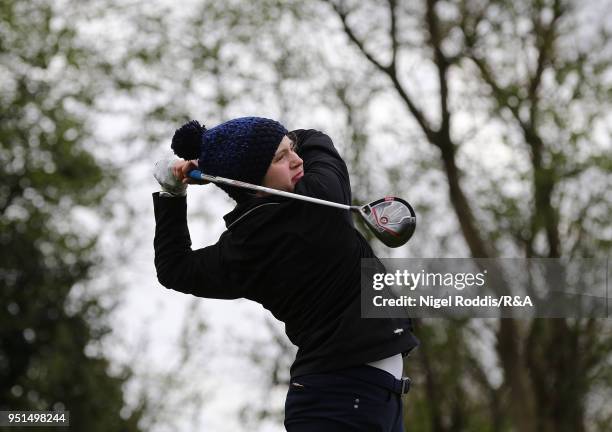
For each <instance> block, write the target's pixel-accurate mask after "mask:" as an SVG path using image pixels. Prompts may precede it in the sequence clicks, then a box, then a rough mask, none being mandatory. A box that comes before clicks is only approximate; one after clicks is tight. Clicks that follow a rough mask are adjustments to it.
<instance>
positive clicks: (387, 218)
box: [359, 196, 416, 248]
mask: <svg viewBox="0 0 612 432" xmlns="http://www.w3.org/2000/svg"><path fill="white" fill-rule="evenodd" d="M359 214H360V215H361V216H362V217H363V219H364V221H365V223H366V224H368V226H369V227H370V228H371V230H372V232H373V233H374V235H375V236H376V237H378V239H379V240H380V241H381V242H383V243H384V244H385V245H387V246H389V247H392V248H396V247H399V246H402V245H404V244H406V242H407V241H408V240H410V237H412V234H413V233H414V230H415V228H416V214H415V213H414V210H413V209H412V207H411V206H410V204H408V203H407V202H406V201H404V200H403V199H401V198H398V197H393V196H388V197H385V198H381V199H379V200H376V201H373V202H371V203H369V204H366V205H364V206H362V207H359Z"/></svg>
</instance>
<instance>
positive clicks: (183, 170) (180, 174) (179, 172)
mask: <svg viewBox="0 0 612 432" xmlns="http://www.w3.org/2000/svg"><path fill="white" fill-rule="evenodd" d="M193 170H199V167H198V161H197V160H195V159H194V160H189V161H184V160H177V161H176V162H175V163H174V166H173V167H172V174H174V177H176V178H177V179H178V180H180V181H181V182H182V183H183V184H208V183H210V182H209V181H205V180H195V179H193V178H191V177H189V172H191V171H193Z"/></svg>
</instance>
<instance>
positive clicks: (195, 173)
mask: <svg viewBox="0 0 612 432" xmlns="http://www.w3.org/2000/svg"><path fill="white" fill-rule="evenodd" d="M188 176H189V178H191V179H192V180H197V181H198V182H202V181H203V179H202V171H200V170H191V171H189V174H188ZM206 181H210V180H206Z"/></svg>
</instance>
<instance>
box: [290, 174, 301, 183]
mask: <svg viewBox="0 0 612 432" xmlns="http://www.w3.org/2000/svg"><path fill="white" fill-rule="evenodd" d="M302 177H304V171H300V172H299V173H297V174H296V175H294V176H293V177H291V183H294V184H295V183H297V182H298V181H299V180H300V179H301V178H302Z"/></svg>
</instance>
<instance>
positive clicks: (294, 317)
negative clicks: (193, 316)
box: [153, 117, 418, 432]
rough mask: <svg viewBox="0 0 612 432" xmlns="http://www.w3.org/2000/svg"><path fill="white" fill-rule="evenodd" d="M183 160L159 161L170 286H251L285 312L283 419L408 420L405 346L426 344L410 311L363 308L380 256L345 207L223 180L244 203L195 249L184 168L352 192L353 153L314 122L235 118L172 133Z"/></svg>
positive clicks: (338, 194) (334, 195) (372, 423)
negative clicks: (370, 266)
mask: <svg viewBox="0 0 612 432" xmlns="http://www.w3.org/2000/svg"><path fill="white" fill-rule="evenodd" d="M172 148H173V150H174V152H175V153H176V154H177V155H178V156H179V157H181V158H183V159H184V161H180V160H178V161H176V162H173V163H171V165H170V166H169V167H168V166H167V165H158V166H157V168H156V174H155V176H156V178H157V179H158V181H159V182H160V184H161V185H162V189H163V191H162V192H157V193H155V194H153V203H154V209H155V218H156V229H155V241H154V247H155V266H156V269H157V276H158V279H159V281H160V283H161V284H162V285H164V286H165V287H167V288H170V289H173V290H176V291H180V292H183V293H187V294H192V295H195V296H198V297H206V298H219V299H236V298H241V297H244V298H248V299H251V300H253V301H256V302H258V303H260V304H262V305H263V307H265V308H266V309H268V310H269V311H270V312H271V313H272V314H273V315H274V316H275V317H276V318H277V319H279V320H280V321H282V322H284V323H285V330H286V333H287V336H288V337H289V339H290V340H291V342H292V343H293V344H295V345H296V346H297V347H298V352H297V355H296V358H295V361H294V363H293V365H292V366H291V370H290V373H291V380H290V383H289V391H288V394H287V400H286V404H285V427H286V428H287V430H288V431H290V432H300V431H315V430H316V431H345V430H346V431H387V432H391V431H392V432H399V431H402V430H403V422H402V401H401V396H402V394H403V393H406V392H407V390H408V389H409V380H407V379H402V369H403V357H404V356H405V355H406V354H408V352H410V351H411V350H412V349H413V348H415V347H416V346H417V344H418V341H417V340H416V338H415V337H414V336H413V335H412V333H411V330H412V327H411V323H410V320H407V319H391V318H389V319H363V318H361V301H360V278H361V272H362V266H361V259H362V258H375V257H374V254H373V252H372V249H371V247H370V245H369V244H368V243H367V241H366V240H365V239H364V237H363V236H362V235H361V234H360V233H359V231H357V230H356V229H355V227H354V225H353V220H352V218H351V215H350V213H349V212H348V211H345V210H340V209H335V208H330V207H325V206H320V205H316V204H311V203H307V202H302V201H298V200H292V199H287V198H282V197H277V196H271V195H267V196H266V195H264V194H261V193H258V194H251V193H249V192H247V191H245V190H242V189H237V188H233V187H228V186H220V187H222V188H223V189H224V190H225V191H226V192H227V193H228V194H229V195H230V196H231V197H232V198H233V199H234V200H236V202H237V206H236V207H235V208H234V210H232V211H231V212H230V213H228V214H227V215H225V216H224V219H225V223H226V226H227V230H226V231H225V232H223V234H221V237H220V238H219V241H218V242H217V243H216V244H214V245H211V246H207V247H205V248H202V249H197V250H192V249H191V240H190V237H189V230H188V228H187V217H186V214H187V205H186V198H185V193H186V187H187V183H189V182H190V180H189V179H188V178H187V173H188V172H189V171H190V170H192V169H195V168H198V169H200V170H201V171H202V172H204V173H207V174H211V175H216V176H221V177H226V178H231V179H235V180H240V181H244V182H248V183H254V184H260V185H263V186H267V187H270V188H275V189H280V190H285V191H289V192H295V193H298V194H302V195H307V196H312V197H316V198H322V199H326V200H331V201H336V202H342V203H345V204H350V203H351V188H350V182H349V176H348V171H347V168H346V165H345V163H344V161H343V160H342V158H341V157H340V155H339V154H338V152H337V151H336V149H335V147H334V145H333V143H332V141H331V139H330V138H329V137H328V136H327V135H325V134H323V133H321V132H318V131H316V130H295V131H293V132H288V131H287V130H286V129H285V128H284V127H283V126H282V125H281V124H280V123H278V122H276V121H273V120H269V119H264V118H259V117H244V118H238V119H234V120H231V121H228V122H226V123H223V124H221V125H219V126H216V127H214V128H212V129H210V130H207V129H205V128H204V127H201V126H200V125H199V124H198V123H197V122H195V121H192V122H189V123H187V124H185V125H183V126H182V127H181V128H180V129H178V130H177V131H176V133H175V135H174V137H173V139H172Z"/></svg>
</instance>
